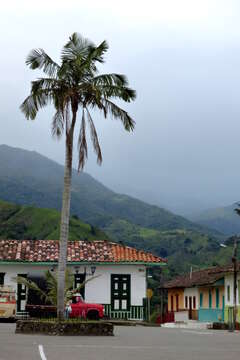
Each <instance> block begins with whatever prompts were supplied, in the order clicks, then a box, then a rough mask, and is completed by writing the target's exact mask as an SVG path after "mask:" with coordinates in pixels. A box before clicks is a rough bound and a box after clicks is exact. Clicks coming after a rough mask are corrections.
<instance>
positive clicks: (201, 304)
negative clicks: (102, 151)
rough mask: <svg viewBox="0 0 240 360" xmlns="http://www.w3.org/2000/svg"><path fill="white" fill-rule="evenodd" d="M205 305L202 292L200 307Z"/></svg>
mask: <svg viewBox="0 0 240 360" xmlns="http://www.w3.org/2000/svg"><path fill="white" fill-rule="evenodd" d="M201 307H203V293H200V308H201Z"/></svg>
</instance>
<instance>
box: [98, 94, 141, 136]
mask: <svg viewBox="0 0 240 360" xmlns="http://www.w3.org/2000/svg"><path fill="white" fill-rule="evenodd" d="M102 105H103V109H101V108H100V110H103V111H104V115H105V117H107V116H108V115H109V114H110V115H111V116H112V117H113V118H114V119H116V120H120V121H121V122H122V123H123V126H124V128H125V130H127V131H133V130H134V127H135V121H134V120H133V119H132V118H131V117H130V116H129V115H128V113H127V112H126V111H125V110H123V109H121V108H120V107H119V106H117V105H116V104H114V103H113V102H112V101H110V100H107V99H103V100H102Z"/></svg>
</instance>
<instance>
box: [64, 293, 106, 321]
mask: <svg viewBox="0 0 240 360" xmlns="http://www.w3.org/2000/svg"><path fill="white" fill-rule="evenodd" d="M67 311H68V316H69V317H70V318H76V317H81V318H84V319H89V320H99V319H102V318H103V316H104V306H103V305H101V304H89V303H86V302H85V301H84V300H83V298H82V296H81V295H80V294H75V295H74V296H73V298H72V303H71V304H69V305H68V308H67Z"/></svg>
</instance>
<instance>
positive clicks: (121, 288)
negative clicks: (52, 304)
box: [0, 240, 166, 320]
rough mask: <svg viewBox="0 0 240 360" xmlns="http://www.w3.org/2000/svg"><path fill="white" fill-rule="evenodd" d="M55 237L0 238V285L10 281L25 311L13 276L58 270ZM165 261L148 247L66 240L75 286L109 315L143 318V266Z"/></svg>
mask: <svg viewBox="0 0 240 360" xmlns="http://www.w3.org/2000/svg"><path fill="white" fill-rule="evenodd" d="M58 253H59V248H58V242H57V241H52V240H37V241H31V240H23V241H17V240H0V286H1V285H9V286H11V287H12V288H13V289H14V290H15V291H16V295H17V312H24V311H25V306H26V302H27V293H28V292H27V289H26V288H25V286H24V285H21V284H17V283H16V282H15V281H14V278H16V277H17V276H24V277H28V278H34V277H39V276H42V277H44V273H45V272H46V270H50V271H52V272H56V271H57V264H58V262H57V260H58ZM165 264H166V261H165V260H164V259H162V258H160V257H157V256H154V255H152V254H150V253H146V252H143V251H139V250H136V249H134V248H131V247H126V246H122V245H119V244H116V243H111V242H107V241H92V242H88V241H75V242H69V245H68V263H67V266H68V268H69V270H70V272H71V273H72V274H73V275H74V284H73V287H77V285H78V284H81V283H82V282H83V281H85V280H88V279H90V278H91V277H92V280H91V281H89V282H86V284H85V286H84V288H83V289H82V290H81V291H82V295H83V297H84V299H85V301H86V302H90V303H100V304H103V305H104V307H105V314H106V315H107V316H109V317H110V318H126V319H138V320H143V318H144V299H145V298H146V287H147V279H146V268H147V267H148V266H162V265H165Z"/></svg>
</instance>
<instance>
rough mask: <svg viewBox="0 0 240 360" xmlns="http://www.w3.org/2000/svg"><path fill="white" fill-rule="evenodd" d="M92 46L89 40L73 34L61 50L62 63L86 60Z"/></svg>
mask: <svg viewBox="0 0 240 360" xmlns="http://www.w3.org/2000/svg"><path fill="white" fill-rule="evenodd" d="M94 46H95V45H94V44H93V43H92V42H91V41H90V40H88V39H86V38H84V37H83V36H81V35H80V34H78V33H76V32H75V33H73V34H72V35H71V36H70V38H69V41H68V42H67V43H66V44H65V45H64V47H63V49H62V61H63V62H69V61H70V62H71V61H73V60H76V59H78V60H81V59H83V60H86V58H87V56H88V54H89V49H91V48H92V47H94Z"/></svg>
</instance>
